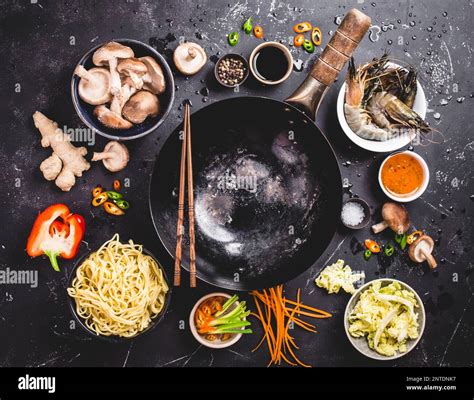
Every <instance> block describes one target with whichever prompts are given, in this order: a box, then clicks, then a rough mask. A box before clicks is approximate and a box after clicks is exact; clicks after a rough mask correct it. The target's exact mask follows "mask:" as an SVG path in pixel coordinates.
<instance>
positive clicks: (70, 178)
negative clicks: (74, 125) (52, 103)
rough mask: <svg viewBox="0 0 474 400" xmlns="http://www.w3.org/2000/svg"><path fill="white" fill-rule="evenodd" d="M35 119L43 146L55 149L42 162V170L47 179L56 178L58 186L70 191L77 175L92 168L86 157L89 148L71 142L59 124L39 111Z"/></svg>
mask: <svg viewBox="0 0 474 400" xmlns="http://www.w3.org/2000/svg"><path fill="white" fill-rule="evenodd" d="M33 121H34V123H35V126H36V127H37V128H38V130H39V131H40V133H41V136H42V139H41V146H43V147H49V146H51V149H52V150H53V154H52V155H51V156H50V157H48V158H47V159H45V160H44V161H43V162H42V163H41V165H40V170H41V172H42V173H43V176H44V178H45V179H46V180H48V181H52V180H53V179H55V183H56V186H57V187H59V188H60V189H61V190H62V191H64V192H68V191H69V190H71V188H72V187H73V186H74V184H75V183H76V176H78V177H79V176H82V173H83V172H84V171H87V170H88V169H89V168H90V164H89V163H88V162H87V160H86V159H85V158H84V156H85V155H86V154H87V149H86V148H85V147H75V146H74V145H73V144H71V142H70V140H69V137H68V136H67V135H65V134H64V132H63V131H62V130H61V129H59V128H58V124H57V123H56V122H54V121H51V120H50V119H49V118H47V117H46V116H45V115H44V114H42V113H40V112H39V111H36V112H35V113H34V114H33Z"/></svg>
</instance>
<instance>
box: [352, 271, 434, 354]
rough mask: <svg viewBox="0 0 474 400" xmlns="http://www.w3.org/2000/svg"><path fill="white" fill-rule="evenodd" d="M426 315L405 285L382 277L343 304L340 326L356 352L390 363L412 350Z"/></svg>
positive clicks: (420, 332) (423, 325) (417, 296)
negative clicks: (344, 307) (343, 328)
mask: <svg viewBox="0 0 474 400" xmlns="http://www.w3.org/2000/svg"><path fill="white" fill-rule="evenodd" d="M425 319H426V313H425V308H424V306H423V302H422V301H421V298H420V296H419V295H418V294H417V293H416V292H415V291H414V290H413V289H412V288H411V287H410V286H408V285H407V284H406V283H404V282H401V281H399V280H396V279H389V278H382V279H376V280H374V281H371V282H368V283H366V284H365V285H363V286H361V287H360V288H359V289H358V290H357V291H356V292H355V293H354V294H353V295H352V297H351V299H350V300H349V302H348V303H347V307H346V311H345V313H344V327H345V331H346V334H347V337H348V339H349V341H350V342H351V344H352V345H353V346H354V347H355V349H356V350H357V351H359V352H360V353H362V354H363V355H365V356H366V357H369V358H372V359H375V360H394V359H396V358H400V357H403V356H404V355H406V354H408V353H409V352H410V351H412V350H413V349H414V348H415V347H416V345H417V344H418V342H419V341H420V339H421V336H422V335H423V331H424V329H425Z"/></svg>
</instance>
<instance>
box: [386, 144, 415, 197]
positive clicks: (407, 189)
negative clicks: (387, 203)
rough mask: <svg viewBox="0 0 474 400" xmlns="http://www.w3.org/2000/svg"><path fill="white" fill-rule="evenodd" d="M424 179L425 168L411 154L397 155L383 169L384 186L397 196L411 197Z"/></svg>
mask: <svg viewBox="0 0 474 400" xmlns="http://www.w3.org/2000/svg"><path fill="white" fill-rule="evenodd" d="M423 179H424V173H423V167H422V166H421V164H420V163H419V161H418V160H417V159H416V158H415V157H413V156H411V155H410V154H406V153H399V154H395V155H393V156H391V157H390V158H389V159H388V160H387V161H386V162H385V164H384V166H383V168H382V184H383V185H384V187H385V188H386V189H387V190H388V191H389V192H391V193H393V194H395V195H402V196H409V195H412V194H414V193H416V191H417V190H418V189H419V188H420V187H421V185H422V184H423Z"/></svg>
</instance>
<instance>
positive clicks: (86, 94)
mask: <svg viewBox="0 0 474 400" xmlns="http://www.w3.org/2000/svg"><path fill="white" fill-rule="evenodd" d="M74 74H75V75H77V76H79V77H80V78H81V79H80V80H79V84H78V85H77V91H78V93H79V97H80V98H81V99H82V100H84V101H85V102H86V103H88V104H92V105H93V106H97V105H100V104H105V103H107V102H109V101H110V99H111V97H112V95H111V93H110V72H109V71H108V70H106V69H105V68H91V69H90V70H86V69H85V68H84V67H83V66H82V65H78V66H77V67H76V69H75V70H74Z"/></svg>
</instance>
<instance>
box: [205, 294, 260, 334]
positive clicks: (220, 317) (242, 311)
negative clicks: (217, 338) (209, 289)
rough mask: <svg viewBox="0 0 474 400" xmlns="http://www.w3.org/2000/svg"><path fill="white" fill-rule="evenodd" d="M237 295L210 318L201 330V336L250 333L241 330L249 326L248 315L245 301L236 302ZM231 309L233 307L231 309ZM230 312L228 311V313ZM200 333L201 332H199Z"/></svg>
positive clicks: (249, 330) (248, 330) (248, 311)
mask: <svg viewBox="0 0 474 400" xmlns="http://www.w3.org/2000/svg"><path fill="white" fill-rule="evenodd" d="M238 300H239V298H238V296H237V295H234V296H232V297H231V298H230V299H228V300H227V301H226V302H225V303H224V305H223V306H222V309H221V310H220V311H218V312H217V313H215V314H214V315H213V316H212V319H211V320H210V321H209V322H208V323H207V324H206V325H207V326H206V328H205V329H203V332H202V333H203V334H222V333H252V330H251V329H242V328H244V327H246V326H249V325H250V322H249V321H247V320H246V318H247V317H248V316H249V315H250V310H247V304H246V302H245V301H241V302H239V301H238ZM231 307H234V308H233V309H231ZM229 310H230V311H229ZM200 333H201V332H200Z"/></svg>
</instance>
